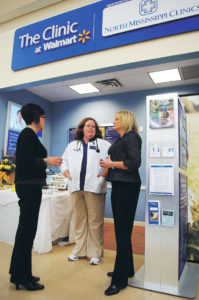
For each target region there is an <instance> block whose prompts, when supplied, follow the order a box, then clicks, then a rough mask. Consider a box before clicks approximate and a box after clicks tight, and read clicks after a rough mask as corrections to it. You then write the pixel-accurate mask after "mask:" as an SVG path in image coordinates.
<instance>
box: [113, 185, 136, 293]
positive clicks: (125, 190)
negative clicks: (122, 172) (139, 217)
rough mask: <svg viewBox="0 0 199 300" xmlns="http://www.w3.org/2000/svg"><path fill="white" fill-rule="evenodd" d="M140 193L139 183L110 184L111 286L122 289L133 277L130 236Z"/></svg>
mask: <svg viewBox="0 0 199 300" xmlns="http://www.w3.org/2000/svg"><path fill="white" fill-rule="evenodd" d="M139 192H140V183H139V182H116V181H115V182H112V193H111V203H112V210H113V218H114V224H115V236H116V244H117V254H116V260H115V267H114V271H113V277H112V284H115V285H118V286H120V287H124V286H126V285H127V284H128V277H129V276H133V275H134V264H133V254H132V245H131V234H132V230H133V223H134V218H135V212H136V207H137V202H138V197H139Z"/></svg>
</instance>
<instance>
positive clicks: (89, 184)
mask: <svg viewBox="0 0 199 300" xmlns="http://www.w3.org/2000/svg"><path fill="white" fill-rule="evenodd" d="M97 143H98V149H99V150H100V152H99V153H98V152H96V147H97ZM97 143H96V140H95V141H93V142H88V150H87V167H86V176H85V184H84V191H87V192H92V193H106V189H107V188H106V187H107V183H106V180H105V179H104V177H101V176H100V177H97V175H98V174H99V173H100V172H101V171H102V168H101V167H100V159H103V160H107V158H108V149H109V147H110V146H111V144H110V143H109V142H107V141H105V140H102V139H97ZM92 147H93V148H95V149H92ZM77 150H78V151H77ZM82 158H83V145H82V142H81V141H79V142H78V141H73V142H71V143H70V144H68V146H67V147H66V149H65V151H64V154H63V156H62V165H61V172H62V173H64V171H66V170H69V172H70V176H71V177H72V180H68V190H69V192H70V193H72V192H76V191H79V190H80V171H81V165H82Z"/></svg>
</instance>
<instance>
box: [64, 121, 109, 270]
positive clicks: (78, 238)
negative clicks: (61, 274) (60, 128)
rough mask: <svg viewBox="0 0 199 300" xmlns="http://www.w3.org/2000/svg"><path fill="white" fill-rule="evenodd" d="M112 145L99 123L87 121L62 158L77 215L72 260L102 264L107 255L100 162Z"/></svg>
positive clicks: (103, 193) (80, 124) (104, 187)
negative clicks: (104, 241)
mask: <svg viewBox="0 0 199 300" xmlns="http://www.w3.org/2000/svg"><path fill="white" fill-rule="evenodd" d="M109 147H110V143H109V142H107V141H105V140H103V139H102V134H101V131H100V129H99V126H98V124H97V122H96V121H95V120H94V119H93V118H84V119H83V120H82V121H81V122H80V123H79V125H78V128H77V130H76V135H75V141H73V142H71V143H70V144H69V145H68V146H67V148H66V149H65V151H64V154H63V156H62V158H63V162H62V165H61V171H62V173H63V175H64V176H65V177H67V178H68V179H69V180H68V182H69V183H68V189H69V192H70V193H71V194H70V197H71V200H72V207H73V213H74V222H75V224H74V239H75V247H74V249H73V251H72V254H71V255H70V256H69V257H68V259H69V260H70V261H76V260H78V259H79V258H80V257H88V258H89V259H90V264H93V265H98V264H99V263H100V261H101V257H102V256H103V232H104V208H105V195H106V186H107V183H106V181H105V178H104V176H105V175H106V171H105V170H104V169H102V168H101V167H100V159H106V158H107V153H108V149H109Z"/></svg>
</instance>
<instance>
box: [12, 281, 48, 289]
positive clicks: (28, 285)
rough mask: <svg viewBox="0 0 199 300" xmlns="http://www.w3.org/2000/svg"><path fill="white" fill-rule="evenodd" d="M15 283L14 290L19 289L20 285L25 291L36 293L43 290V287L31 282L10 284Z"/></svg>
mask: <svg viewBox="0 0 199 300" xmlns="http://www.w3.org/2000/svg"><path fill="white" fill-rule="evenodd" d="M12 283H15V286H16V290H19V289H20V285H22V286H23V287H24V288H25V289H26V290H27V291H38V290H43V289H44V285H43V284H39V283H37V282H32V281H26V282H12Z"/></svg>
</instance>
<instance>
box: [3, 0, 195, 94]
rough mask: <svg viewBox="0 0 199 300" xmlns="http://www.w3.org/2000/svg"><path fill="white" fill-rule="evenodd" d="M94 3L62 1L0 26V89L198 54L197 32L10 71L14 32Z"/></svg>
mask: <svg viewBox="0 0 199 300" xmlns="http://www.w3.org/2000/svg"><path fill="white" fill-rule="evenodd" d="M94 2H97V1H92V0H84V1H82V0H75V1H74V0H65V1H62V2H60V3H57V4H54V5H51V6H48V7H47V8H43V9H40V10H38V11H35V12H33V13H30V14H27V15H25V16H23V17H19V18H16V19H14V20H12V21H8V22H6V23H3V24H1V25H0V41H1V47H0V57H1V68H0V78H1V80H0V89H1V88H7V87H12V86H17V85H21V84H25V83H29V82H35V81H41V80H45V79H50V78H56V77H59V76H65V75H70V74H75V73H79V72H86V71H90V70H93V69H101V68H106V67H110V66H115V65H122V64H127V63H133V62H138V61H144V60H150V59H156V58H162V57H165V56H173V55H180V54H186V53H192V52H196V51H199V32H198V31H195V32H190V33H185V34H180V35H176V36H170V37H165V38H161V39H156V40H151V41H146V42H141V43H137V44H133V45H128V46H123V47H118V48H115V49H111V50H104V51H100V52H97V53H93V54H87V55H82V56H78V57H74V58H69V59H65V60H60V61H56V62H52V63H48V64H44V65H40V66H36V67H32V68H27V69H24V70H20V71H15V72H14V71H12V70H11V59H12V47H13V41H14V32H15V30H16V29H17V28H20V27H23V26H25V25H28V24H31V23H35V22H37V21H40V20H43V19H46V18H49V17H52V16H55V15H58V14H60V13H64V12H67V11H70V10H73V9H75V8H78V7H81V6H85V5H88V4H91V3H94Z"/></svg>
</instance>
